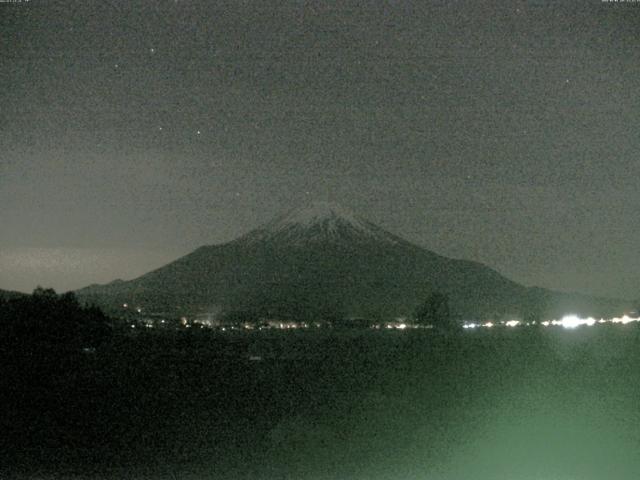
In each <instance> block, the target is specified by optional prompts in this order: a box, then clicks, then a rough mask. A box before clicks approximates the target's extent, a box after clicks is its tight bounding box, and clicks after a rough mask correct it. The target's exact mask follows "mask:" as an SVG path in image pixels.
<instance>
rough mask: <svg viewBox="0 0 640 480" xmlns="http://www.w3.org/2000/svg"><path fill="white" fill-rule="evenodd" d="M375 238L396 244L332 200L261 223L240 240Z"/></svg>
mask: <svg viewBox="0 0 640 480" xmlns="http://www.w3.org/2000/svg"><path fill="white" fill-rule="evenodd" d="M346 238H348V239H349V240H354V239H360V241H365V240H369V241H371V240H374V241H376V240H377V241H383V242H384V243H390V244H396V243H398V242H399V241H400V239H399V238H398V237H396V236H395V235H392V234H391V233H389V232H387V231H385V230H383V229H382V228H380V227H378V226H377V225H374V224H373V223H371V222H369V221H367V220H365V219H364V218H362V217H360V216H358V215H356V214H355V213H353V212H352V211H351V210H349V209H348V208H345V207H342V206H341V205H338V204H336V203H331V202H313V203H310V204H309V205H305V206H303V207H299V208H295V209H292V210H290V211H289V212H287V213H285V214H284V215H282V216H280V217H276V218H275V219H274V220H272V221H271V222H269V223H267V224H265V225H264V226H262V227H260V228H258V229H256V230H254V231H252V232H249V233H248V234H247V235H245V236H244V237H242V238H241V239H240V240H242V241H244V242H249V243H253V242H256V241H261V240H279V241H282V242H286V243H289V244H303V243H309V242H319V241H320V242H322V241H330V242H337V241H340V240H341V239H346Z"/></svg>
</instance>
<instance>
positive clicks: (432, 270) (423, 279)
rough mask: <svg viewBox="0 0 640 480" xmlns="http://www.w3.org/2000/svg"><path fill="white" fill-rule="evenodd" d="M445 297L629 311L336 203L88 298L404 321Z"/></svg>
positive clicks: (471, 311)
mask: <svg viewBox="0 0 640 480" xmlns="http://www.w3.org/2000/svg"><path fill="white" fill-rule="evenodd" d="M433 291H442V292H443V293H446V294H447V295H448V296H449V297H450V300H451V307H452V311H453V312H454V314H455V316H456V317H457V318H460V319H465V318H469V317H471V318H474V317H476V318H478V317H480V318H497V317H506V316H517V317H524V316H527V315H528V316H542V315H552V314H557V313H559V312H560V310H562V309H564V310H567V309H570V311H571V312H573V313H583V314H594V315H597V314H605V313H606V312H613V311H616V312H618V311H619V310H620V309H621V308H622V304H621V303H620V302H619V301H615V300H611V299H598V298H596V297H589V296H580V295H570V294H561V293H559V292H553V291H550V290H546V289H539V288H534V287H525V286H522V285H520V284H518V283H516V282H514V281H512V280H510V279H508V278H506V277H504V276H503V275H501V274H500V273H499V272H497V271H496V270H494V269H492V268H490V267H487V266H485V265H483V264H481V263H479V262H473V261H469V260H461V259H452V258H448V257H444V256H441V255H439V254H437V253H434V252H431V251H429V250H427V249H425V248H422V247H420V246H418V245H415V244H413V243H411V242H409V241H407V240H404V239H402V238H401V237H399V236H396V235H394V234H392V233H390V232H387V231H386V230H384V229H382V228H381V227H378V226H377V225H375V224H373V223H371V222H369V221H367V220H365V219H363V218H361V217H360V216H358V215H356V214H354V213H353V212H351V211H350V210H348V209H345V208H343V207H340V206H337V205H335V204H330V203H327V202H316V203H312V204H311V205H308V206H304V207H300V208H295V209H292V210H290V211H289V212H286V213H285V214H283V215H281V216H279V217H276V218H275V219H274V220H272V221H270V222H267V223H265V224H264V225H262V226H260V227H258V228H256V229H254V230H252V231H250V232H248V233H247V234H245V235H243V236H241V237H239V238H237V239H235V240H232V241H230V242H227V243H224V244H219V245H209V246H203V247H200V248H198V249H196V250H194V251H193V252H191V253H190V254H187V255H185V256H183V257H181V258H179V259H177V260H175V261H174V262H171V263H169V264H167V265H165V266H162V267H160V268H158V269H155V270H153V271H151V272H148V273H146V274H144V275H142V276H140V277H138V278H136V279H133V280H129V281H124V282H112V283H111V284H107V285H102V286H91V287H87V288H85V289H81V290H79V291H78V294H79V296H80V297H81V298H84V299H87V300H90V301H94V302H96V303H99V304H102V305H105V306H107V305H108V306H111V307H116V308H117V305H122V304H123V303H127V304H132V305H133V304H135V305H141V306H142V307H143V308H145V309H154V310H156V311H158V310H160V311H163V312H172V313H173V314H178V313H184V314H198V313H207V312H208V313H216V312H223V311H233V310H250V311H254V312H259V313H260V315H262V316H276V317H310V318H311V317H314V318H317V317H319V316H360V317H368V318H375V317H386V318H388V317H397V316H407V315H411V314H412V312H413V311H414V309H415V307H416V306H417V305H418V304H419V303H420V302H421V301H422V300H424V298H425V297H426V295H427V294H428V293H429V292H433Z"/></svg>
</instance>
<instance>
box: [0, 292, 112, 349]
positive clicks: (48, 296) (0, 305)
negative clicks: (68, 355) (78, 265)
mask: <svg viewBox="0 0 640 480" xmlns="http://www.w3.org/2000/svg"><path fill="white" fill-rule="evenodd" d="M110 334H111V327H110V324H109V319H108V318H107V317H106V316H105V315H104V313H103V312H102V311H101V310H100V309H99V308H97V307H93V306H83V305H81V304H80V302H79V301H78V299H77V298H76V296H75V295H74V294H73V293H65V294H62V295H58V294H57V293H56V292H55V290H53V289H44V288H41V287H38V288H36V289H35V290H34V292H33V294H32V295H23V296H18V297H14V298H9V299H2V298H0V344H2V347H3V349H4V350H5V351H14V352H15V351H21V352H24V353H27V354H28V353H30V352H32V351H33V350H34V349H43V348H44V349H48V350H58V351H66V350H75V349H82V348H94V347H96V346H98V345H99V344H101V343H102V342H104V341H105V340H107V339H108V338H109V336H110Z"/></svg>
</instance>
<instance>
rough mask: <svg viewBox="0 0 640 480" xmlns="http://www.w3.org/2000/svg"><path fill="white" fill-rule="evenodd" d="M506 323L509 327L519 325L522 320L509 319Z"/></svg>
mask: <svg viewBox="0 0 640 480" xmlns="http://www.w3.org/2000/svg"><path fill="white" fill-rule="evenodd" d="M505 325H506V326H507V327H517V326H518V325H520V320H509V321H508V322H506V323H505Z"/></svg>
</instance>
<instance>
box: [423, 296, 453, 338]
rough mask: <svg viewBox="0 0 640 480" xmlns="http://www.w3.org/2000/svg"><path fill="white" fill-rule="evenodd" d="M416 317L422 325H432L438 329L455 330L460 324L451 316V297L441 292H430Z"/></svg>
mask: <svg viewBox="0 0 640 480" xmlns="http://www.w3.org/2000/svg"><path fill="white" fill-rule="evenodd" d="M415 318H416V320H417V322H418V323H419V324H421V325H425V326H426V325H432V326H433V327H434V328H436V329H438V330H447V331H449V330H454V329H456V328H457V327H458V324H457V323H456V322H455V321H454V320H453V319H452V317H451V310H450V309H449V297H448V296H447V295H446V294H444V293H441V292H433V293H431V294H429V296H428V297H427V299H426V300H425V301H424V302H423V303H421V304H420V305H419V306H418V308H417V309H416V311H415Z"/></svg>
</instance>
